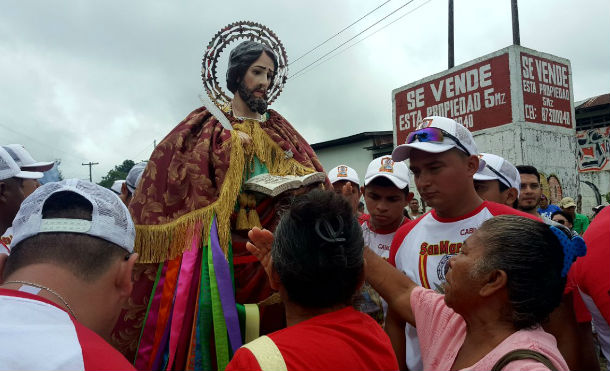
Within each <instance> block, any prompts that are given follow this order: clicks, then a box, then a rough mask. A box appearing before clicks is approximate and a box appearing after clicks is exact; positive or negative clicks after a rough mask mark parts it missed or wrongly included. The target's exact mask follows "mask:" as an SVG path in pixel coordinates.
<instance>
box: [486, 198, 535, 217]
mask: <svg viewBox="0 0 610 371" xmlns="http://www.w3.org/2000/svg"><path fill="white" fill-rule="evenodd" d="M483 202H484V204H485V208H486V209H487V210H489V212H490V213H491V214H492V215H493V216H497V215H518V216H522V217H525V218H529V219H534V220H538V221H540V219H539V218H536V217H535V216H533V215H531V214H528V213H526V212H523V211H521V210H517V209H515V208H512V207H510V206H508V205H503V204H499V203H496V202H491V201H483Z"/></svg>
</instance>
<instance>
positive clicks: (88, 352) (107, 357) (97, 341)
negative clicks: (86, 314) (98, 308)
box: [73, 320, 135, 370]
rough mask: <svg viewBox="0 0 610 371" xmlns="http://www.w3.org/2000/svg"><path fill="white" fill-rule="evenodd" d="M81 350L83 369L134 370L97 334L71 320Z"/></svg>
mask: <svg viewBox="0 0 610 371" xmlns="http://www.w3.org/2000/svg"><path fill="white" fill-rule="evenodd" d="M73 323H74V328H75V330H76V334H77V336H78V341H79V343H80V345H81V349H82V352H83V363H84V365H85V370H135V368H134V367H133V365H132V364H131V363H129V361H128V360H127V359H126V358H125V357H124V356H123V355H122V354H121V353H120V352H119V351H118V350H116V349H115V348H114V347H112V346H111V345H110V344H108V343H107V342H106V341H105V340H104V339H102V338H101V337H100V336H99V335H98V334H96V333H95V332H93V331H92V330H90V329H89V328H87V327H85V326H84V325H82V324H80V323H79V322H77V321H75V320H74V321H73Z"/></svg>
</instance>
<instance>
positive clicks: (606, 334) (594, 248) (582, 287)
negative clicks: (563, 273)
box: [568, 207, 610, 360]
mask: <svg viewBox="0 0 610 371" xmlns="http://www.w3.org/2000/svg"><path fill="white" fill-rule="evenodd" d="M584 239H585V242H586V243H587V255H585V256H583V257H582V258H579V259H577V260H576V262H575V263H574V265H573V266H572V269H570V273H569V276H568V277H569V278H570V279H572V280H573V281H574V282H575V283H576V285H577V286H578V290H579V291H580V293H581V295H582V298H583V300H584V302H585V305H586V306H587V308H588V309H589V311H590V312H591V316H592V317H593V326H595V330H596V331H597V337H598V339H599V345H600V348H601V351H602V353H603V354H604V357H606V359H607V360H610V208H608V207H607V208H604V209H603V210H602V211H601V212H600V213H599V214H598V215H597V216H596V217H595V219H593V221H592V222H591V225H589V227H588V228H587V230H586V231H585V234H584Z"/></svg>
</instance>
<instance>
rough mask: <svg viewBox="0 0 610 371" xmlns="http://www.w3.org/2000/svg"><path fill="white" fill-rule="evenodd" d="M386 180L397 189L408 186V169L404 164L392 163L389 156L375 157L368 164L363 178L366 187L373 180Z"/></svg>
mask: <svg viewBox="0 0 610 371" xmlns="http://www.w3.org/2000/svg"><path fill="white" fill-rule="evenodd" d="M378 177H384V178H388V179H389V180H391V181H392V183H394V185H395V186H396V187H398V188H399V189H405V187H408V186H409V169H408V168H407V165H405V163H404V162H394V160H392V157H390V156H382V157H377V158H376V159H374V160H373V161H371V163H370V164H369V167H368V168H367V169H366V175H365V176H364V186H365V187H366V186H367V185H368V184H369V183H370V182H371V181H372V180H373V179H375V178H378Z"/></svg>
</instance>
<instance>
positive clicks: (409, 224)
mask: <svg viewBox="0 0 610 371" xmlns="http://www.w3.org/2000/svg"><path fill="white" fill-rule="evenodd" d="M429 214H430V211H428V212H427V213H425V214H424V215H423V216H422V217H420V218H418V219H415V220H408V221H406V222H405V223H404V224H402V225H401V226H400V227H398V229H397V230H396V233H395V234H394V237H393V238H392V244H391V245H390V257H389V259H388V262H389V263H390V264H392V265H393V266H396V254H397V253H398V249H400V247H401V246H402V244H403V242H404V240H405V238H406V237H407V235H408V234H409V233H411V231H413V228H415V227H417V226H418V225H421V223H422V221H424V220H426V219H427V218H429V217H430V216H429Z"/></svg>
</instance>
